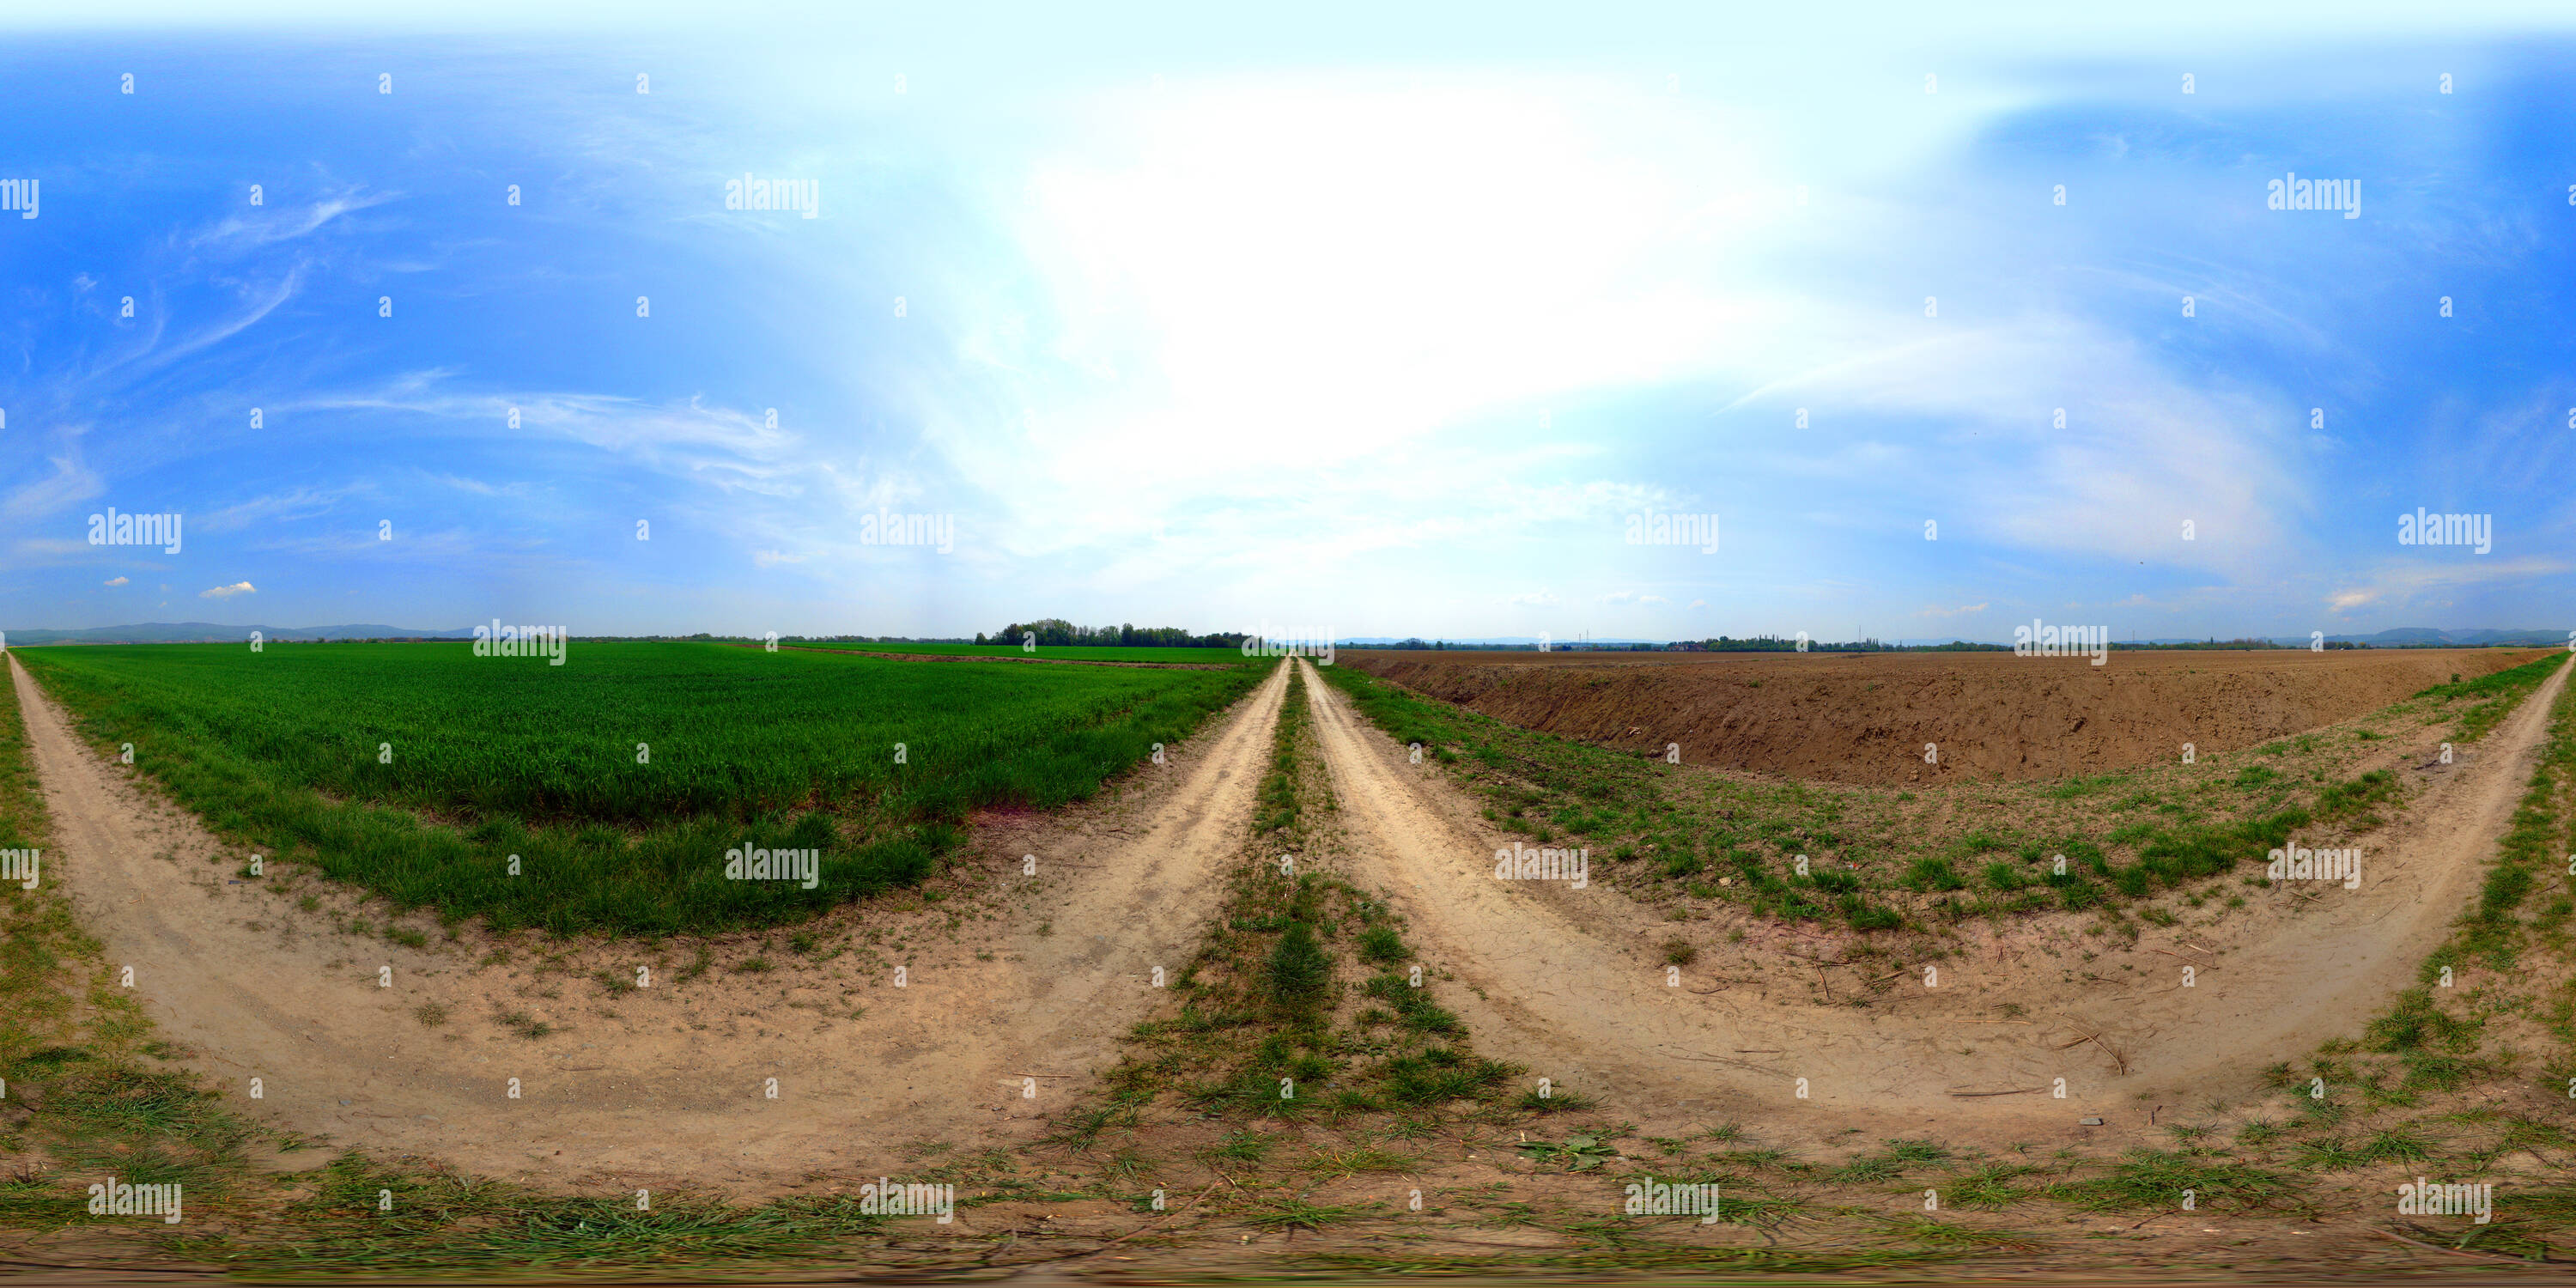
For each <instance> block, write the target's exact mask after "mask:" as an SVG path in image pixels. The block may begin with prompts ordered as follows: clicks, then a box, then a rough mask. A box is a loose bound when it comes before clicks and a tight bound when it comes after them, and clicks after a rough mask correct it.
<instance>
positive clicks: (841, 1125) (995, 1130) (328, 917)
mask: <svg viewBox="0 0 2576 1288" xmlns="http://www.w3.org/2000/svg"><path fill="white" fill-rule="evenodd" d="M11 671H12V674H13V676H14V679H15V683H16V685H17V693H18V698H19V702H20V705H21V708H22V709H23V711H24V712H25V718H26V723H27V728H28V734H29V742H30V746H31V752H32V755H33V758H34V761H35V764H36V767H37V770H38V773H39V775H40V777H41V778H42V781H43V784H44V790H45V802H46V807H47V809H48V810H49V811H50V812H51V816H52V820H53V830H54V846H55V849H56V853H53V854H48V855H47V856H46V867H45V872H46V875H47V877H48V878H49V879H52V878H55V877H56V876H57V874H59V879H60V880H61V881H62V882H63V883H64V886H65V888H66V890H67V892H68V893H69V894H70V896H71V898H72V901H73V905H74V907H75V909H76V911H77V913H78V915H79V917H80V919H81V922H82V924H83V925H84V926H86V927H87V928H89V930H90V931H91V933H93V934H95V935H97V936H98V937H99V939H100V940H101V941H102V943H103V944H104V945H105V948H106V957H107V960H108V961H109V962H110V963H111V964H112V965H121V966H127V967H131V968H132V970H133V988H134V992H135V995H136V996H137V997H138V998H139V999H140V1000H141V1001H142V1003H143V1005H144V1007H145V1009H146V1010H147V1012H149V1013H150V1015H151V1016H152V1018H153V1020H154V1021H155V1023H156V1024H157V1025H158V1026H159V1027H160V1030H161V1033H162V1034H163V1036H164V1037H165V1038H167V1039H169V1040H170V1041H173V1042H175V1043H179V1044H182V1045H183V1046H184V1047H186V1048H188V1049H190V1050H191V1051H192V1058H191V1060H190V1063H192V1064H194V1065H196V1066H197V1067H198V1068H200V1069H201V1070H203V1071H204V1072H206V1073H207V1074H209V1075H210V1076H211V1077H212V1078H213V1079H214V1081H215V1082H216V1084H217V1085H218V1086H219V1087H221V1088H222V1089H223V1092H224V1094H225V1096H226V1098H227V1100H228V1101H230V1102H232V1104H233V1106H234V1107H235V1108H236V1109H239V1110H242V1111H244V1112H246V1113H247V1114H249V1115H251V1116H253V1117H255V1118H257V1119H260V1120H264V1121H266V1122H269V1123H271V1124H273V1125H275V1126H278V1127H281V1128H286V1129H289V1130H293V1131H296V1132H301V1133H304V1134H305V1135H307V1136H309V1137H313V1138H317V1139H320V1140H326V1141H329V1142H332V1143H335V1144H338V1145H341V1146H361V1147H367V1148H371V1149H385V1150H392V1151H398V1152H402V1153H407V1154H418V1155H426V1156H430V1157H435V1158H440V1159H444V1160H446V1161H448V1162H451V1163H453V1164H455V1165H457V1166H460V1167H463V1168H465V1169H468V1170H470V1171H473V1172H476V1173H480V1174H483V1175H490V1176H502V1177H508V1178H511V1179H515V1180H520V1181H523V1182H528V1183H532V1184H536V1185H539V1186H541V1187H544V1188H575V1187H599V1186H610V1187H616V1188H625V1187H628V1186H633V1187H638V1188H641V1187H649V1186H665V1187H670V1186H683V1185H685V1186H691V1187H695V1188H699V1189H704V1190H711V1191H717V1192H728V1191H740V1192H754V1193H762V1194H775V1193H778V1192H781V1191H782V1190H792V1189H794V1188H795V1186H796V1185H797V1183H798V1182H799V1181H801V1180H804V1179H807V1178H810V1177H813V1176H815V1175H818V1174H821V1173H824V1172H827V1171H828V1172H837V1173H843V1174H857V1173H861V1172H867V1171H868V1170H869V1169H881V1170H887V1171H891V1170H895V1169H896V1168H897V1167H899V1165H900V1162H901V1160H902V1158H903V1157H904V1153H903V1151H904V1147H905V1146H907V1145H913V1144H916V1143H919V1142H942V1143H947V1144H950V1145H954V1146H957V1147H960V1148H974V1147H978V1146H990V1145H1008V1144H1016V1143H1021V1142H1025V1141H1026V1140H1028V1139H1030V1138H1031V1137H1033V1136H1034V1135H1035V1134H1037V1132H1038V1130H1039V1129H1040V1128H1041V1127H1042V1125H1043V1124H1042V1117H1041V1116H1042V1115H1046V1114H1051V1113H1056V1112H1059V1111H1061V1110H1063V1109H1065V1108H1066V1107H1068V1106H1069V1105H1070V1104H1071V1103H1072V1102H1073V1098H1074V1097H1075V1096H1076V1095H1078V1094H1079V1093H1080V1092H1081V1091H1082V1090H1084V1089H1085V1088H1086V1087H1087V1083H1088V1079H1089V1076H1090V1075H1091V1074H1092V1073H1093V1072H1094V1071H1095V1070H1097V1069H1102V1068H1105V1067H1106V1066H1107V1065H1108V1064H1109V1063H1110V1062H1111V1060H1112V1059H1113V1058H1114V1055H1115V1052H1116V1049H1117V1038H1118V1036H1119V1035H1121V1034H1123V1033H1124V1032H1125V1031H1126V1029H1127V1028H1128V1027H1129V1026H1130V1025H1131V1024H1132V1023H1133V1022H1134V1021H1135V1020H1136V1019H1137V1018H1139V1017H1141V1016H1142V1015H1143V1014H1145V1013H1146V1012H1147V1011H1148V1010H1150V1009H1151V1006H1152V1003H1153V1000H1154V997H1155V994H1154V992H1153V990H1152V988H1151V987H1150V985H1149V983H1148V976H1149V974H1150V972H1151V971H1152V969H1153V967H1155V966H1156V965H1166V966H1172V967H1177V966H1178V964H1179V963H1181V962H1182V961H1184V960H1186V959H1187V957H1188V956H1189V954H1190V953H1191V952H1192V951H1193V950H1194V949H1195V947H1196V945H1197V942H1198V938H1199V933H1200V930H1201V927H1202V925H1203V923H1204V920H1205V917H1206V915H1207V913H1208V911H1209V909H1210V908H1211V907H1212V906H1213V902H1214V900H1215V898H1216V896H1217V895H1218V893H1219V890H1220V887H1221V884H1222V882H1221V880H1220V878H1219V874H1218V871H1217V864H1218V862H1219V860H1221V859H1226V858H1231V857H1232V856H1233V855H1234V854H1235V853H1236V852H1237V850H1238V848H1239V846H1240V845H1241V843H1242V837H1243V833H1244V829H1245V827H1246V825H1247V820H1248V818H1249V816H1250V814H1251V812H1252V794H1253V791H1254V788H1255V786H1256V785H1257V783H1258V782H1259V780H1260V776H1261V769H1262V765H1263V763H1264V761H1265V759H1266V757H1267V755H1268V752H1269V748H1270V737H1271V735H1270V728H1271V724H1272V722H1273V721H1274V720H1275V719H1276V718H1277V712H1278V706H1279V702H1280V699H1281V695H1282V694H1283V693H1284V691H1285V689H1286V687H1287V672H1286V670H1285V669H1284V668H1283V669H1282V670H1281V671H1280V672H1279V673H1278V674H1277V675H1275V676H1273V677H1272V678H1271V680H1270V681H1269V682H1268V683H1266V684H1264V685H1263V686H1262V687H1261V688H1259V689H1258V690H1256V691H1255V692H1254V693H1253V694H1252V695H1251V696H1250V697H1248V698H1246V699H1245V700H1244V701H1243V702H1241V703H1239V704H1238V705H1237V706H1236V707H1235V708H1234V709H1233V710H1232V711H1231V712H1230V713H1227V714H1225V715H1222V716H1219V717H1216V718H1212V719H1211V721H1210V723H1209V724H1208V725H1207V727H1206V728H1205V729H1203V730H1202V731H1201V732H1200V733H1199V734H1198V735H1196V736H1195V737H1193V738H1191V739H1190V740H1189V741H1187V742H1186V743H1182V744H1178V745H1176V746H1174V747H1173V748H1171V749H1170V750H1169V751H1168V752H1167V759H1168V760H1169V763H1168V764H1167V765H1165V766H1159V767H1158V766H1144V767H1140V768H1139V769H1138V770H1137V771H1135V772H1134V773H1133V774H1131V775H1130V776H1129V777H1128V778H1127V779H1126V780H1124V781H1122V782H1121V783H1119V784H1117V785H1116V787H1115V789H1114V790H1113V791H1111V792H1110V793H1107V794H1105V795H1104V797H1103V798H1102V799H1100V800H1098V801H1095V802H1093V803H1091V804H1088V805H1085V806H1081V807H1077V808H1075V809H1072V810H1068V811H1065V812H1063V813H1061V814H1059V815H1056V816H1053V817H1046V818H1040V817H1036V816H1018V817H1006V816H988V817H987V818H985V819H983V820H980V825H979V826H977V827H976V828H975V829H974V832H975V836H976V846H977V849H978V850H979V851H980V853H979V854H978V855H977V856H976V857H974V858H973V859H971V860H969V861H966V862H964V863H961V864H959V865H957V866H956V868H955V869H954V870H953V871H952V873H951V875H950V877H949V878H947V879H945V880H942V881H938V882H934V883H933V884H932V885H930V886H929V887H926V888H925V889H924V890H922V891H920V892H918V893H917V894H914V895H912V896H910V897H897V898H894V899H890V900H886V901H880V902H877V903H872V904H871V905H869V906H866V907H862V908H855V909H845V910H843V911H842V912H841V913H837V914H835V915H834V916H833V917H830V918H826V919H824V920H823V921H821V922H818V923H815V924H814V925H812V926H810V927H807V928H806V930H807V931H808V933H810V934H812V935H813V936H814V943H815V945H816V947H815V950H814V951H812V952H810V953H806V954H801V955H800V954H797V953H794V952H792V951H789V950H788V949H787V948H786V947H785V944H786V942H787V940H788V938H789V936H788V935H787V934H786V933H779V934H771V935H743V936H731V937H726V938H724V939H721V940H717V941H714V942H713V943H712V944H711V946H710V951H709V960H708V961H707V962H705V963H704V964H703V965H702V966H701V967H700V972H699V973H695V974H692V973H691V970H690V967H691V965H692V960H691V957H690V956H689V954H688V952H686V951H684V950H682V949H680V948H678V947H675V946H672V945H659V944H648V943H640V942H633V941H629V942H624V943H618V942H607V941H586V942H582V943H577V944H569V945H568V944H563V943H560V942H549V941H546V940H543V939H541V938H539V937H537V936H534V935H520V936H513V937H510V938H508V939H506V940H504V939H498V938H495V937H492V936H489V935H485V934H482V933H480V932H476V931H473V930H470V929H465V930H462V933H460V935H459V936H458V937H456V938H455V939H453V940H449V939H445V938H444V937H443V935H444V932H441V931H439V930H437V929H436V928H435V927H434V926H429V925H428V924H427V922H426V919H425V918H417V917H414V918H408V919H406V918H395V917H389V916H387V914H385V913H384V912H383V911H382V910H381V908H380V907H379V906H375V905H369V904H362V903H361V902H359V901H357V900H355V899H354V898H352V897H350V896H349V895H347V894H346V893H345V892H344V891H342V890H341V889H340V888H338V887H334V886H332V885H331V884H329V883H327V882H321V881H318V880H314V881H298V880H297V879H296V878H295V877H294V876H292V875H283V876H282V875H281V874H280V873H278V872H277V870H276V869H274V868H271V869H270V870H269V875H268V876H267V877H266V878H265V879H250V878H245V877H243V876H241V875H239V872H240V869H241V867H242V865H243V863H244V862H245V861H246V859H247V856H246V855H244V854H241V853H238V852H233V851H230V850H228V849H227V848H226V847H225V846H223V845H222V844H221V843H220V842H219V841H218V840H217V839H216V838H215V837H214V836H212V835H211V834H209V833H208V832H207V831H206V830H205V829H204V828H203V826H202V825H201V824H200V823H199V822H198V821H197V820H196V818H195V817H194V816H193V815H190V814H187V813H185V812H184V811H181V810H178V809H176V808H173V807H172V806H170V805H169V804H167V803H166V802H165V801H164V800H163V799H162V798H161V797H160V796H159V794H158V793H157V792H155V791H153V790H150V789H149V788H148V786H147V785H146V784H144V783H143V782H142V781H141V780H140V779H139V778H138V777H137V776H136V775H135V774H134V773H133V772H132V771H131V770H127V769H125V768H123V767H122V766H119V765H117V764H116V763H115V762H114V761H112V760H110V759H107V758H105V757H102V756H100V755H98V754H95V753H94V752H93V751H92V750H91V749H90V748H89V747H87V746H85V745H83V744H82V742H81V741H80V739H79V738H78V737H77V736H76V735H75V734H74V733H73V732H72V730H71V728H70V727H69V725H68V723H67V722H66V720H65V718H64V716H63V714H62V712H61V710H60V709H59V708H58V707H56V706H55V705H54V704H53V702H52V701H51V700H50V699H48V698H46V697H45V696H44V695H43V692H42V690H41V689H39V688H38V687H37V686H36V685H35V683H34V682H33V681H32V680H31V679H30V678H29V677H28V675H27V673H26V671H24V670H23V669H21V668H18V667H17V666H16V665H15V664H14V663H13V664H12V665H11ZM1029 855H1034V856H1035V857H1036V859H1037V869H1038V872H1037V875H1036V876H1034V877H1031V876H1028V875H1025V871H1024V869H1025V864H1024V862H1023V857H1024V856H1029ZM280 887H283V888H282V889H281V888H280ZM305 897H310V898H313V899H314V900H315V901H316V904H317V906H316V907H315V908H313V909H310V910H308V909H306V908H304V907H302V906H301V903H300V899H302V898H305ZM933 900H936V901H937V902H932V901H933ZM352 914H354V915H357V916H359V917H362V918H365V919H369V920H377V919H381V920H384V921H386V922H388V923H390V924H395V925H411V926H415V927H427V929H428V931H429V934H430V936H431V938H430V943H429V946H428V947H426V948H407V947H404V946H402V945H400V944H398V943H393V942H388V941H387V940H386V939H384V938H382V937H378V936H376V935H372V934H369V935H360V934H351V933H347V932H346V931H345V930H344V929H342V927H343V926H345V925H346V924H347V919H348V917H349V916H350V915H352ZM829 947H839V948H840V949H842V951H841V952H838V953H832V952H828V951H827V949H828V948H829ZM638 965H651V966H652V967H653V976H652V983H651V985H650V986H649V987H642V988H637V987H632V986H631V981H633V979H634V977H635V976H634V973H635V969H636V967H637V966H638ZM896 966H903V967H904V968H905V976H906V978H905V981H904V983H903V985H902V986H900V987H898V986H897V985H896V984H895V982H894V967H896ZM385 967H390V968H391V972H392V973H391V980H392V983H391V985H390V986H389V987H386V986H380V983H379V980H380V979H381V978H382V977H381V976H380V975H379V971H380V969H381V968H385ZM433 1018H434V1019H435V1021H436V1022H435V1023H432V1022H431V1020H432V1019H433ZM538 1025H544V1026H545V1030H544V1031H543V1033H542V1035H539V1031H538V1028H537V1026H538ZM253 1078H257V1079H259V1080H260V1081H261V1084H262V1095H261V1097H260V1098H259V1099H257V1100H252V1099H250V1098H249V1087H250V1082H251V1079H253ZM512 1079H516V1080H517V1081H518V1083H519V1096H518V1098H516V1099H513V1098H511V1096H510V1094H509V1083H510V1081H511V1080H512ZM771 1079H775V1080H776V1097H775V1098H774V1099H773V1098H771V1095H770V1089H771V1084H770V1080H771ZM1029 1080H1034V1081H1035V1085H1036V1088H1037V1092H1036V1095H1035V1096H1034V1097H1030V1096H1027V1095H1025V1094H1024V1092H1025V1091H1026V1090H1027V1088H1028V1087H1029V1085H1030V1082H1029Z"/></svg>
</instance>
